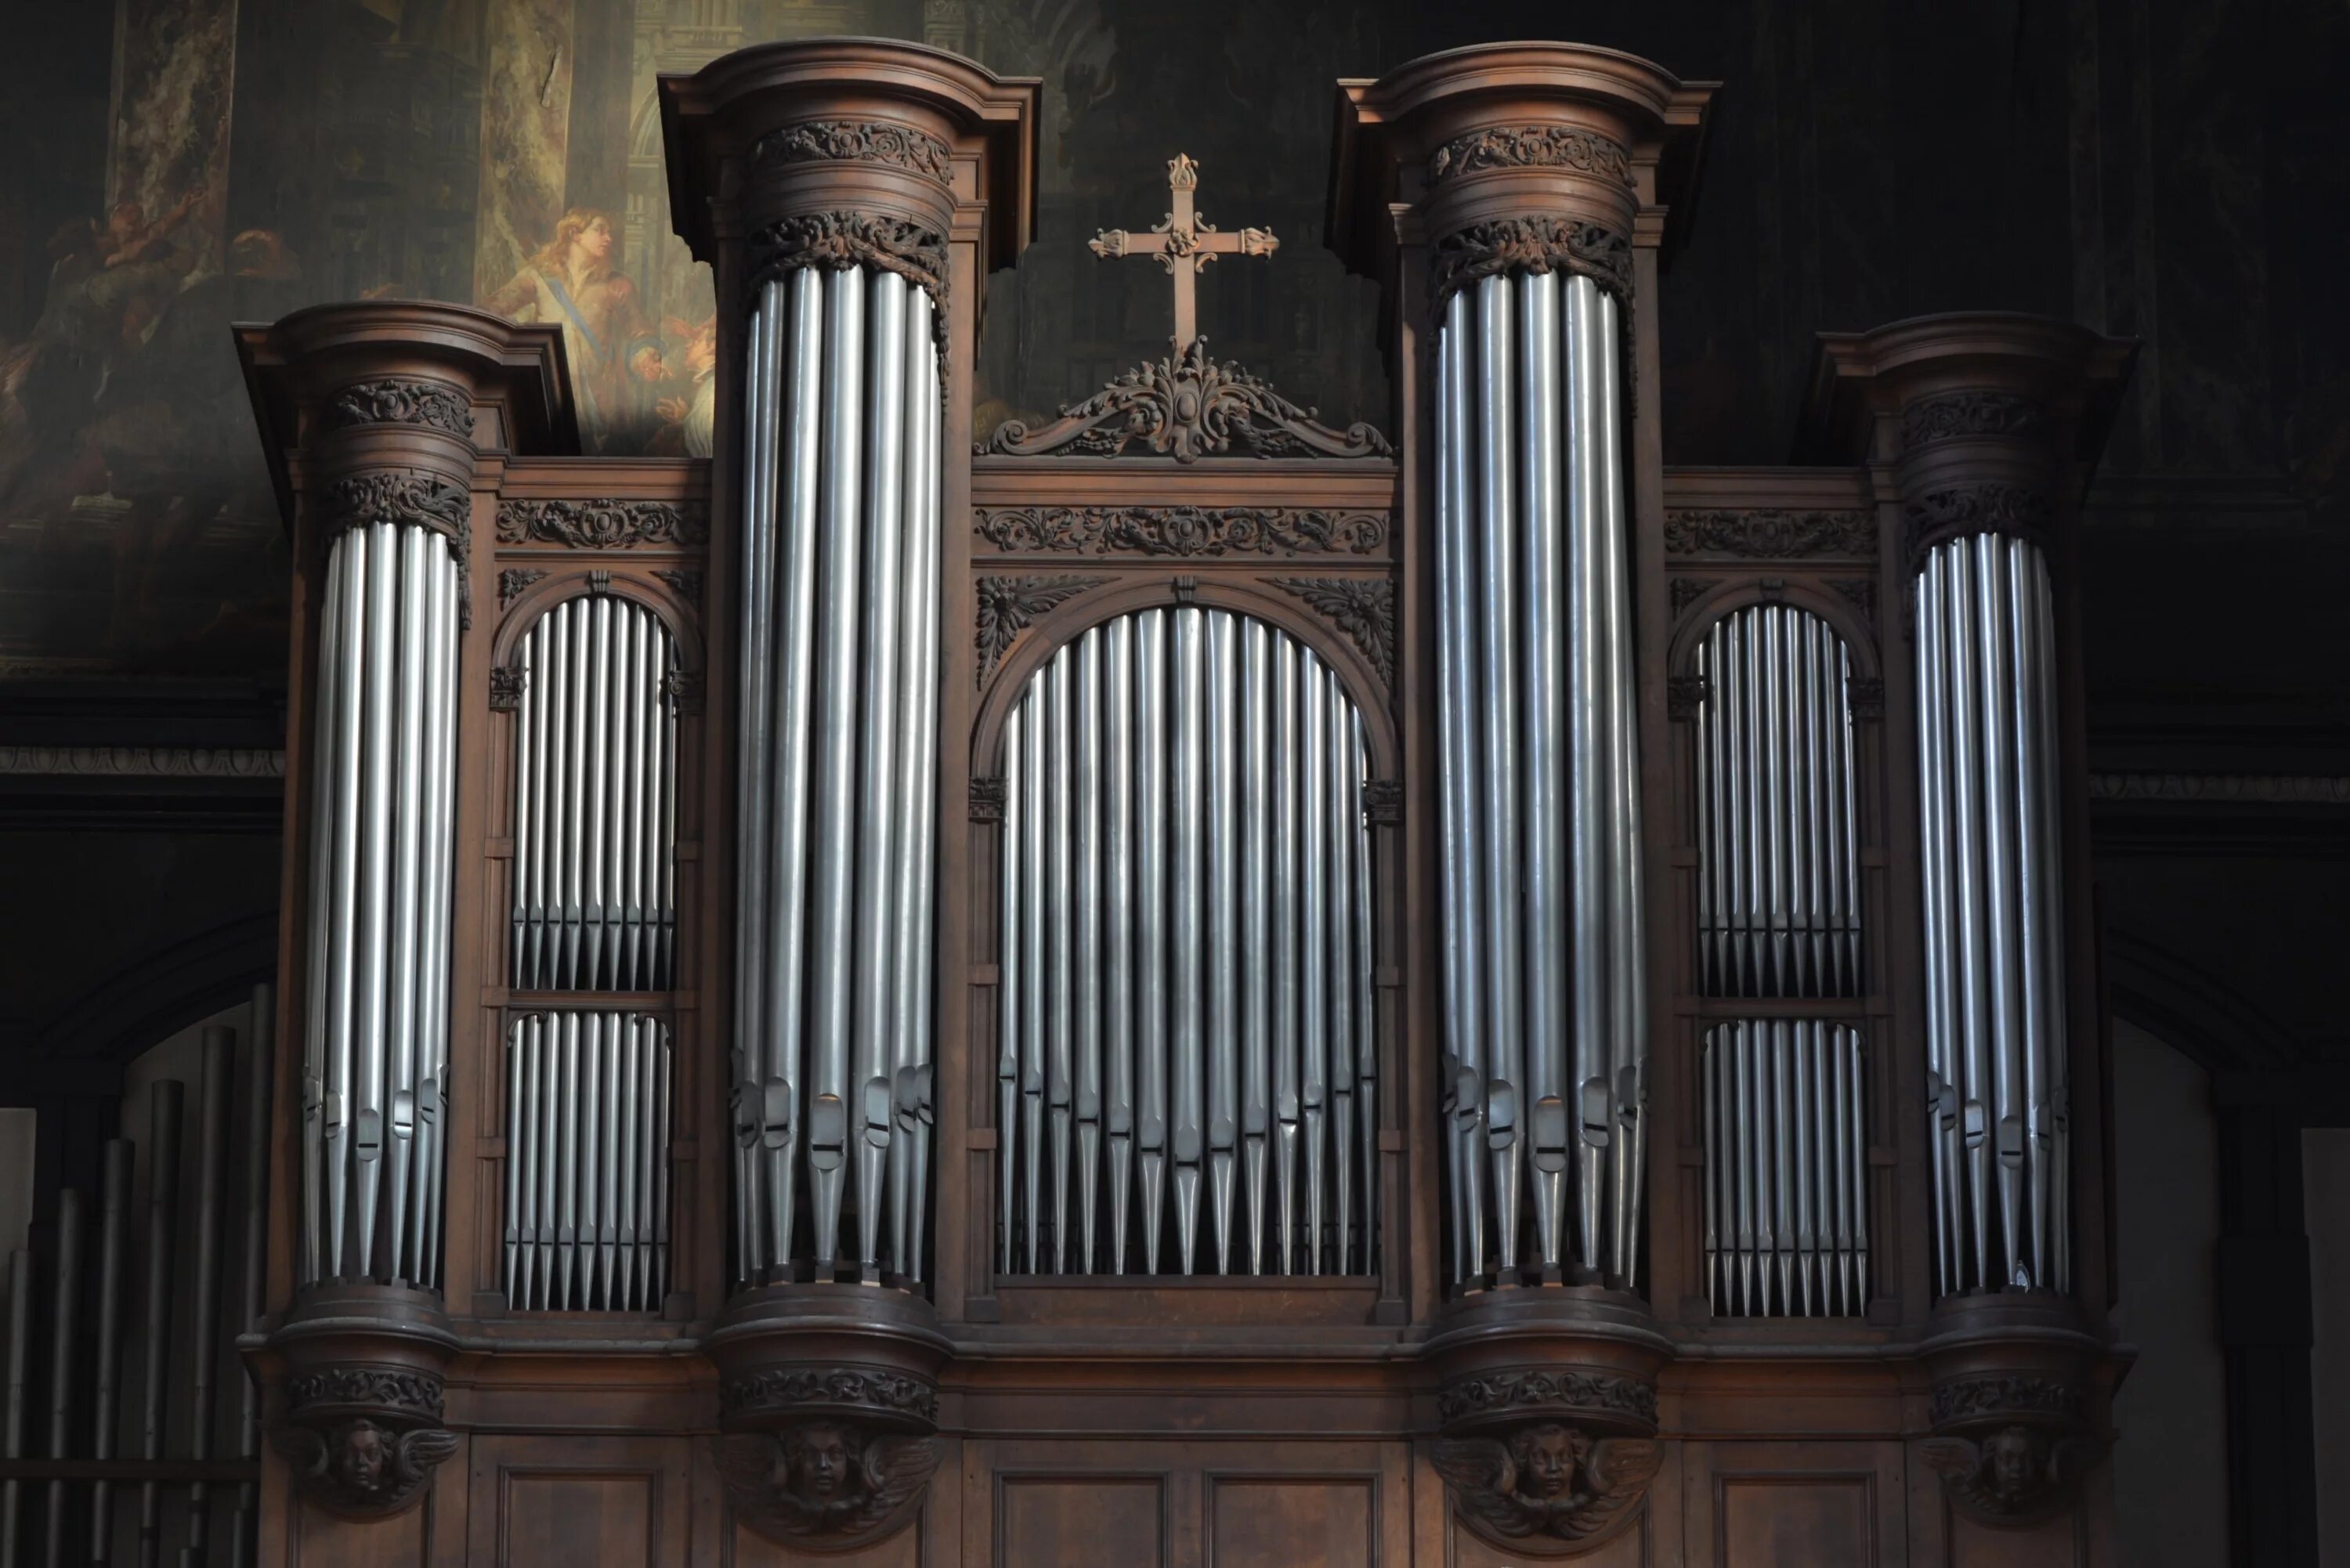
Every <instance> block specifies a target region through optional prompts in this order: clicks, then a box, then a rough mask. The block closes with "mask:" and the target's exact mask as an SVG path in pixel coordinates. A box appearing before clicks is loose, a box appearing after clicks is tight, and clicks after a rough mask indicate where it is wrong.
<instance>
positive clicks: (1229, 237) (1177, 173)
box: [1091, 152, 1281, 359]
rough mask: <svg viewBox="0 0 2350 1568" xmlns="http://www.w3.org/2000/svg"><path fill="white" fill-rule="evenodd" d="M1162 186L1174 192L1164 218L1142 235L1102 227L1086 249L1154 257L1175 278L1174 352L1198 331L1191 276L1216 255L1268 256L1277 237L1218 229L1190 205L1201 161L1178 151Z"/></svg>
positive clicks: (1265, 232)
mask: <svg viewBox="0 0 2350 1568" xmlns="http://www.w3.org/2000/svg"><path fill="white" fill-rule="evenodd" d="M1167 188H1168V190H1169V191H1170V192H1173V194H1174V207H1173V209H1172V210H1171V211H1170V212H1169V213H1168V214H1167V218H1166V221H1165V222H1164V223H1159V225H1158V226H1157V227H1155V228H1153V229H1152V230H1151V231H1150V232H1149V234H1128V233H1127V231H1125V230H1124V229H1104V230H1102V231H1101V232H1100V233H1099V234H1096V235H1095V236H1094V237H1093V240H1092V242H1091V248H1092V250H1093V253H1094V254H1096V255H1097V256H1132V255H1145V256H1157V257H1158V258H1159V265H1161V266H1163V267H1165V268H1166V269H1167V270H1168V272H1169V273H1170V275H1172V276H1173V277H1174V279H1175V357H1176V358H1179V359H1180V358H1182V357H1183V351H1184V350H1185V349H1187V348H1190V347H1191V344H1192V341H1193V340H1194V339H1195V338H1197V337H1199V336H1200V330H1199V325H1200V324H1199V310H1198V304H1197V301H1196V300H1195V299H1194V298H1193V296H1192V291H1191V286H1192V280H1193V279H1195V278H1196V277H1198V276H1199V275H1200V269H1201V267H1203V266H1206V265H1208V264H1209V263H1210V262H1211V261H1213V260H1215V259H1216V258H1217V257H1218V256H1220V255H1226V254H1232V253H1234V252H1237V253H1239V254H1242V255H1244V256H1269V255H1271V254H1273V253H1274V251H1275V250H1277V249H1278V248H1280V245H1281V242H1280V241H1279V240H1277V239H1274V237H1273V231H1272V230H1271V229H1243V230H1242V231H1241V232H1240V233H1239V234H1219V233H1217V231H1216V225H1215V224H1213V223H1210V222H1208V221H1207V220H1206V219H1205V218H1202V217H1201V216H1199V215H1198V214H1197V213H1194V212H1193V211H1192V210H1191V192H1194V191H1196V190H1198V189H1199V188H1200V166H1199V165H1198V164H1197V163H1194V162H1192V161H1191V160H1190V159H1189V158H1187V157H1185V156H1184V155H1183V154H1181V153H1180V152H1179V153H1177V154H1176V155H1175V156H1174V157H1173V158H1172V159H1170V160H1169V161H1168V164H1167Z"/></svg>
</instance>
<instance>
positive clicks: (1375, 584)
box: [1269, 577, 1395, 689]
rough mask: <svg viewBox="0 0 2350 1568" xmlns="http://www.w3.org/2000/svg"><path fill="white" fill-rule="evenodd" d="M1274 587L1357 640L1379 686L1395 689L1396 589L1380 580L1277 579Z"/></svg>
mask: <svg viewBox="0 0 2350 1568" xmlns="http://www.w3.org/2000/svg"><path fill="white" fill-rule="evenodd" d="M1269 580H1270V581H1271V582H1272V584H1273V586H1274V587H1277V588H1283V589H1285V590H1287V591H1288V592H1290V593H1293V594H1295V595H1296V596H1297V597H1299V598H1301V599H1304V600H1305V602H1306V603H1307V604H1309V605H1311V606H1313V607H1314V608H1315V609H1316V610H1318V611H1320V612H1321V613H1322V614H1323V615H1325V616H1326V617H1328V618H1330V619H1331V620H1332V621H1333V622H1335V623H1336V625H1337V627H1338V629H1339V630H1341V631H1343V632H1345V633H1346V634H1347V636H1348V637H1350V638H1352V639H1355V646H1356V647H1357V648H1359V649H1362V650H1363V657H1364V658H1366V659H1369V660H1370V661H1371V668H1372V669H1373V670H1377V671H1378V677H1379V683H1380V684H1381V685H1383V686H1386V687H1388V688H1389V689H1392V688H1393V687H1394V685H1395V585H1394V584H1392V583H1389V582H1388V581H1387V580H1386V579H1384V578H1380V577H1274V578H1271V579H1269Z"/></svg>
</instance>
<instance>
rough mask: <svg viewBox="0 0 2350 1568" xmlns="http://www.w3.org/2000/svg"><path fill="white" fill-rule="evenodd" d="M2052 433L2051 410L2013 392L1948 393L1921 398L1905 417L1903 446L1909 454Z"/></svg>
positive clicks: (1902, 435)
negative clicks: (1982, 439) (1978, 439)
mask: <svg viewBox="0 0 2350 1568" xmlns="http://www.w3.org/2000/svg"><path fill="white" fill-rule="evenodd" d="M2047 429H2048V410H2046V409H2044V408H2043V407H2042V406H2041V405H2040V404H2038V403H2036V402H2034V401H2033V400H2031V399H2030V398H2021V397H2017V396H2016V395H2015V394H2014V393H2012V392H1991V391H1967V392H1945V393H1942V394H1941V395H1939V396H1938V397H1931V398H1921V399H1919V400H1918V401H1916V402H1914V403H1912V404H1910V405H1909V407H1908V408H1907V409H1906V410H1903V411H1902V415H1901V445H1902V449H1903V450H1904V451H1906V452H1914V451H1916V450H1917V449H1918V448H1919V447H1921V446H1926V445H1929V444H1930V443H1932V442H1934V441H1950V440H1954V439H1956V438H1958V437H1960V436H2041V435H2044V434H2045V433H2046V431H2047Z"/></svg>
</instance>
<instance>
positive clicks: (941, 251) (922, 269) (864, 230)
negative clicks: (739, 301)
mask: <svg viewBox="0 0 2350 1568" xmlns="http://www.w3.org/2000/svg"><path fill="white" fill-rule="evenodd" d="M809 266H812V267H822V268H823V269H825V270H826V271H827V272H847V270H848V269H849V268H850V267H853V266H869V267H876V268H879V270H880V271H882V272H893V273H896V274H897V275H899V277H902V278H904V279H905V280H906V281H907V282H909V283H910V284H913V285H914V286H916V287H918V288H920V289H921V290H922V291H923V292H924V293H926V294H928V295H929V296H931V337H932V338H933V339H934V340H935V341H936V342H937V344H938V347H939V350H940V352H941V353H944V352H945V351H946V345H947V276H948V274H947V239H946V236H945V235H944V234H941V233H939V232H938V231H937V230H936V229H933V228H931V226H930V225H929V224H927V223H916V222H914V221H913V220H912V219H910V218H899V217H892V216H890V215H889V214H888V213H802V214H800V215H799V216H797V217H791V218H784V219H781V220H779V221H778V222H775V223H770V224H768V225H767V226H766V227H765V228H764V229H761V230H760V231H759V232H758V233H757V234H754V235H752V236H751V283H752V286H754V287H756V286H758V285H760V284H762V283H764V282H766V281H768V280H769V279H771V278H778V277H782V276H784V275H786V274H789V273H794V272H796V271H798V270H799V269H800V268H802V267H809Z"/></svg>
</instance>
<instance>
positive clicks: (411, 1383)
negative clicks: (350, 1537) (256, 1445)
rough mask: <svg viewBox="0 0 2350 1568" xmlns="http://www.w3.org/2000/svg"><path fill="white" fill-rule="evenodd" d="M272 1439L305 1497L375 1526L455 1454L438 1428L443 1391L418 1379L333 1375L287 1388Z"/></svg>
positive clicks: (352, 1370) (301, 1379) (354, 1371)
mask: <svg viewBox="0 0 2350 1568" xmlns="http://www.w3.org/2000/svg"><path fill="white" fill-rule="evenodd" d="M272 1441H273V1442H274V1443H275V1445H276V1449H277V1451H278V1452H279V1453H280V1454H281V1455H283V1456H284V1457H285V1459H286V1463H287V1464H288V1465H290V1466H291V1467H293V1470H294V1483H295V1485H296V1487H298V1488H300V1489H301V1490H302V1492H303V1494H304V1496H306V1497H307V1499H308V1500H309V1501H312V1502H313V1503H315V1504H317V1506H318V1507H320V1508H322V1509H325V1510H327V1511H328V1512H331V1513H338V1514H342V1515H345V1516H346V1517H349V1518H354V1519H380V1518H383V1517H385V1516H387V1515H390V1514H394V1513H399V1512H400V1511H403V1510H405V1509H408V1508H410V1507H412V1506H413V1505H414V1504H415V1503H416V1502H417V1501H418V1500H420V1499H421V1497H422V1496H423V1495H424V1489H425V1486H426V1484H427V1483H428V1482H430V1481H431V1480H432V1471H433V1469H434V1467H436V1466H438V1465H439V1464H440V1463H441V1462H442V1460H444V1459H448V1458H449V1456H450V1455H452V1454H453V1453H455V1452H456V1451H457V1437H456V1434H455V1433H453V1432H451V1431H448V1430H446V1429H445V1428H442V1425H441V1384H440V1381H439V1379H437V1378H434V1377H431V1376H426V1375H424V1374H422V1373H418V1372H408V1371H395V1370H390V1369H382V1368H373V1367H337V1368H332V1369H329V1370H328V1371H324V1372H316V1373H310V1374H307V1375H305V1376H298V1377H293V1378H289V1379H287V1380H286V1420H285V1423H284V1424H283V1425H281V1426H280V1427H279V1428H277V1429H276V1432H275V1433H274V1434H273V1435H272Z"/></svg>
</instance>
